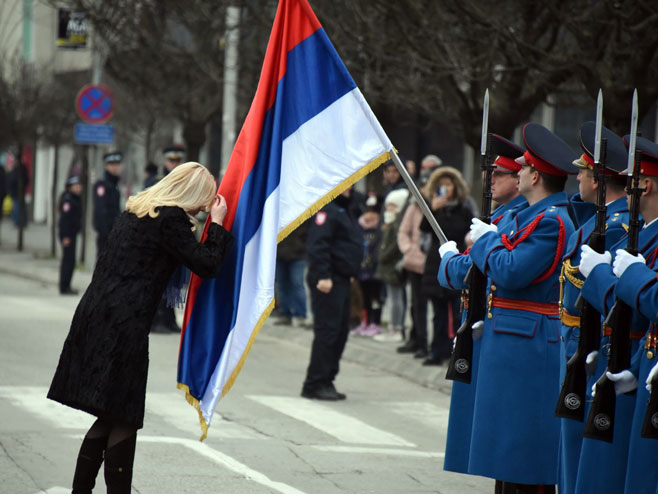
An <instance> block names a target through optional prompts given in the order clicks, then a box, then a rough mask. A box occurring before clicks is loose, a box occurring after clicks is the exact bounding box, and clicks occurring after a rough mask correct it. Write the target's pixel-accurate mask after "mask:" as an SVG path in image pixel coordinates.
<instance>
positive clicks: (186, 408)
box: [146, 393, 266, 439]
mask: <svg viewBox="0 0 658 494" xmlns="http://www.w3.org/2000/svg"><path fill="white" fill-rule="evenodd" d="M146 410H147V413H149V414H152V415H157V416H158V417H160V418H162V419H163V420H164V421H165V422H167V423H168V424H170V425H173V426H174V427H176V428H177V429H180V430H181V431H184V432H186V433H190V434H192V436H193V437H195V436H198V435H199V434H200V433H201V429H200V428H199V418H198V417H199V415H198V413H197V412H196V410H195V409H194V408H192V407H191V406H190V405H189V404H188V403H187V402H186V401H185V398H184V397H183V393H146ZM212 435H213V436H216V437H221V438H224V439H266V436H265V435H263V434H260V433H259V432H257V431H254V430H252V429H249V428H248V427H245V426H243V425H241V424H239V423H237V422H232V421H228V420H225V419H224V417H222V416H221V415H220V414H219V413H215V414H214V415H213V427H212Z"/></svg>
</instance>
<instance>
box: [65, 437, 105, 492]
mask: <svg viewBox="0 0 658 494" xmlns="http://www.w3.org/2000/svg"><path fill="white" fill-rule="evenodd" d="M106 445H107V437H95V438H92V439H89V438H87V437H85V439H84V441H82V445H81V446H80V452H79V453H78V461H77V463H76V465H75V474H73V492H72V494H91V490H92V489H93V488H94V485H95V484H96V476H97V475H98V470H99V469H100V468H101V463H103V452H104V451H105V446H106Z"/></svg>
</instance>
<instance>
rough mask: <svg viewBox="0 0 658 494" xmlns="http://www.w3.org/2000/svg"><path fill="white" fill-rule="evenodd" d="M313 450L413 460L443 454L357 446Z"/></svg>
mask: <svg viewBox="0 0 658 494" xmlns="http://www.w3.org/2000/svg"><path fill="white" fill-rule="evenodd" d="M312 448H313V449H317V450H318V451H326V452H329V453H359V454H366V455H390V456H412V457H414V458H444V457H445V454H444V453H441V452H440V451H418V450H413V449H393V448H364V447H358V446H322V445H314V446H312Z"/></svg>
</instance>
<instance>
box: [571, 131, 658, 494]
mask: <svg viewBox="0 0 658 494" xmlns="http://www.w3.org/2000/svg"><path fill="white" fill-rule="evenodd" d="M625 139H626V140H627V141H628V137H626V138H625ZM636 149H637V150H638V151H641V152H642V161H641V166H640V168H641V173H642V174H643V175H648V176H652V177H658V145H656V144H654V143H653V142H651V141H649V140H647V139H644V138H642V137H638V138H637V147H636ZM625 240H626V239H622V241H620V242H619V243H618V244H617V245H616V246H613V247H612V248H611V249H610V251H611V253H612V255H613V257H614V255H615V253H616V250H617V249H620V248H624V247H625V246H626V241H625ZM638 251H639V252H640V253H641V254H642V255H643V256H644V258H645V259H646V265H643V264H631V265H630V266H629V267H628V268H627V269H626V271H625V272H624V273H623V275H622V276H621V278H619V279H617V278H616V276H615V275H614V273H612V269H611V267H610V265H607V264H601V265H597V266H596V267H594V269H593V270H592V272H591V273H590V275H589V276H588V277H587V279H586V280H585V284H584V285H583V295H584V296H585V297H586V298H587V299H588V300H589V299H590V298H592V299H593V300H595V301H598V302H599V304H600V305H601V306H603V307H604V308H610V307H611V304H613V303H614V299H615V297H619V298H620V299H621V300H623V301H624V302H626V303H627V304H629V305H630V307H632V308H634V309H635V311H636V312H635V313H634V314H633V325H632V334H631V338H632V339H633V340H634V344H633V346H632V349H635V353H634V355H633V358H632V361H631V368H630V370H631V372H633V373H634V374H635V375H636V376H637V379H638V388H637V392H636V394H635V395H632V394H624V395H619V396H617V405H616V410H615V430H614V437H615V442H616V441H617V436H618V430H617V427H618V426H617V421H618V419H617V413H618V412H617V408H619V407H620V399H621V400H622V401H621V406H625V405H624V404H625V402H626V401H629V400H630V401H631V402H632V406H631V407H629V408H631V413H632V419H631V420H630V424H626V423H625V422H624V425H625V426H626V427H625V430H624V431H623V433H625V434H626V436H627V441H628V456H627V457H628V460H627V463H626V476H625V483H624V491H623V492H625V493H627V494H630V493H633V494H635V493H653V492H655V490H656V486H657V485H658V469H656V465H657V464H658V441H656V440H654V439H647V438H643V437H641V435H640V431H641V429H642V423H643V421H644V414H645V412H646V406H647V401H648V399H649V393H648V391H647V390H646V389H645V387H644V383H645V381H646V378H647V376H648V374H649V371H650V370H651V368H652V367H653V366H654V365H655V363H656V349H655V339H654V337H655V336H656V334H657V333H658V331H656V323H658V316H657V315H656V313H657V304H656V298H655V297H656V271H657V270H658V263H656V257H658V221H655V220H654V221H652V222H650V223H649V224H647V225H645V226H644V228H642V230H641V231H640V234H639V238H638ZM598 283H607V285H606V286H600V287H596V286H595V285H596V284H598ZM647 328H648V329H647ZM638 336H640V337H642V339H641V340H640V341H639V342H637V343H636V340H637V339H638ZM599 353H600V352H599ZM597 370H599V369H597Z"/></svg>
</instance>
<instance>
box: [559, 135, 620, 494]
mask: <svg viewBox="0 0 658 494" xmlns="http://www.w3.org/2000/svg"><path fill="white" fill-rule="evenodd" d="M595 127H596V125H595V123H594V122H586V123H585V124H583V126H582V127H581V129H580V143H581V146H582V148H583V151H584V152H583V155H582V156H581V157H580V158H579V159H578V160H576V161H574V165H576V166H577V167H579V168H584V169H590V170H591V169H593V167H594V159H593V156H594V141H595ZM602 137H603V138H604V139H606V140H607V153H606V169H607V170H606V171H607V173H608V174H609V175H611V176H615V175H617V176H618V174H619V172H621V171H623V170H624V169H625V166H626V158H627V152H626V146H625V145H624V142H623V140H622V139H621V138H620V137H619V136H617V135H615V134H614V133H613V132H611V131H610V130H608V129H606V128H605V127H603V128H602ZM572 204H573V203H572ZM587 204H590V203H587ZM581 210H582V208H581ZM627 225H628V208H627V204H626V197H625V196H624V197H622V198H619V199H617V200H615V201H613V202H611V203H610V204H608V205H607V208H606V230H605V249H606V250H609V249H610V247H611V246H612V245H613V244H615V243H616V242H617V241H618V240H619V239H620V238H621V237H622V236H623V235H624V234H625V233H626V231H627V228H628V226H627ZM595 226H596V217H595V216H593V217H590V219H589V220H587V221H586V222H585V223H584V224H583V225H582V226H581V227H580V228H579V229H578V230H576V231H575V232H574V234H573V235H572V236H571V237H570V239H569V242H568V244H567V249H566V251H565V252H566V253H565V255H564V258H563V264H562V273H561V276H560V286H561V294H562V295H561V313H560V318H561V321H562V332H561V339H562V341H563V345H562V347H561V350H562V351H561V353H560V362H561V366H560V383H562V382H563V381H564V377H565V373H566V363H567V362H568V361H569V359H570V358H571V357H572V356H573V354H574V353H575V351H576V349H577V348H578V340H579V339H580V308H579V307H578V305H577V300H578V297H579V295H580V287H581V286H582V284H583V282H584V278H583V277H582V275H580V273H579V272H578V265H579V264H580V253H581V246H582V245H585V244H587V243H588V242H589V240H590V237H591V236H592V233H593V232H594V228H595ZM560 420H561V430H560V473H559V478H560V482H559V486H560V493H561V494H562V493H568V494H570V493H575V492H584V491H582V490H581V491H578V490H576V481H577V479H578V478H579V476H580V478H581V479H583V480H584V479H587V484H588V489H590V488H593V490H591V492H620V491H621V489H623V483H624V471H623V469H621V473H620V472H619V469H606V470H605V471H600V470H599V469H596V468H586V467H585V465H587V464H588V460H586V461H583V460H584V459H585V458H587V457H588V456H590V457H592V458H595V457H597V456H598V457H600V456H604V455H606V454H607V455H609V456H610V457H609V459H608V461H609V462H611V463H613V464H617V463H619V459H615V457H616V455H620V454H621V455H624V456H625V454H626V449H625V448H624V440H623V439H619V440H618V441H617V444H616V445H615V447H614V448H613V447H609V445H608V444H607V443H605V444H604V443H601V441H593V444H590V445H589V447H590V448H594V449H595V450H597V449H603V451H600V453H599V454H598V455H595V454H594V455H593V454H591V453H589V454H588V452H586V454H585V455H583V456H584V458H582V459H581V445H582V439H583V430H584V425H585V424H584V422H581V421H578V420H573V419H567V418H562V419H560ZM594 443H595V444H594ZM581 461H583V467H584V470H583V472H579V470H578V465H579V463H580V462H581ZM581 482H582V480H581Z"/></svg>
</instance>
